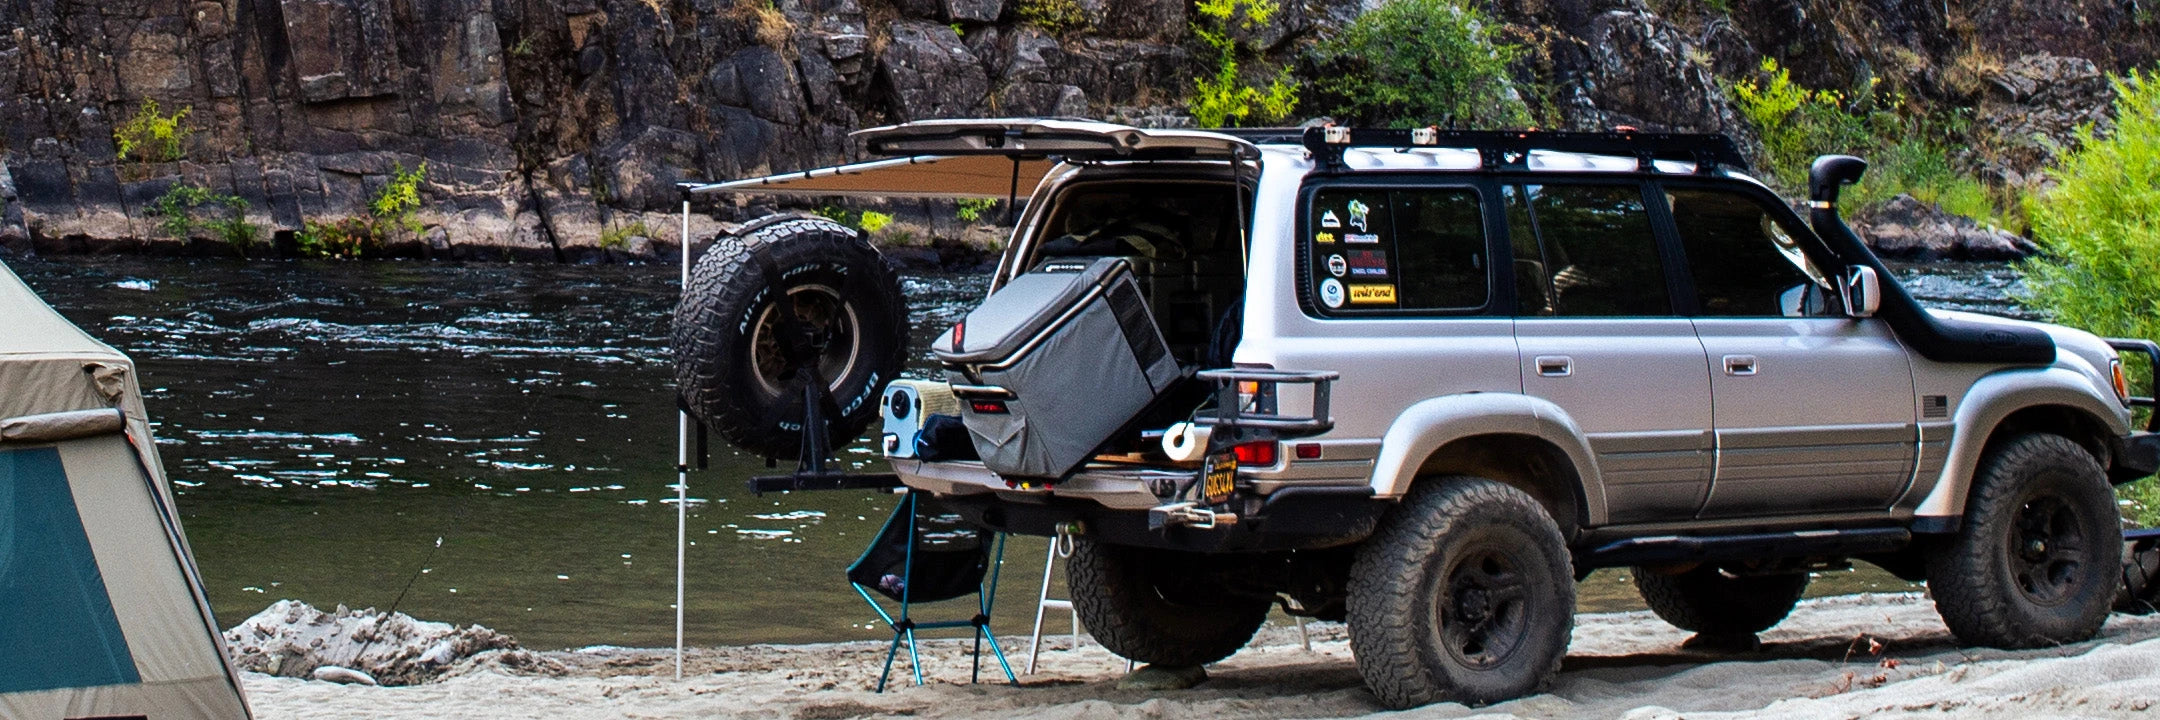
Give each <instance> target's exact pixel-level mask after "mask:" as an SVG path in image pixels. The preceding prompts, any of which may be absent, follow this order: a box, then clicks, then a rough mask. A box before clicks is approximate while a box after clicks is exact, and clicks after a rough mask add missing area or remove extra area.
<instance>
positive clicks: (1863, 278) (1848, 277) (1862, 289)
mask: <svg viewBox="0 0 2160 720" xmlns="http://www.w3.org/2000/svg"><path fill="white" fill-rule="evenodd" d="M1880 309H1882V278H1879V277H1876V276H1875V268H1872V267H1868V266H1866V265H1854V266H1852V267H1850V268H1847V269H1846V273H1845V316H1846V317H1852V318H1869V317H1875V311H1876V310H1880Z"/></svg>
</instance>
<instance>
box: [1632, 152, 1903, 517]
mask: <svg viewBox="0 0 2160 720" xmlns="http://www.w3.org/2000/svg"><path fill="white" fill-rule="evenodd" d="M1662 190H1663V192H1662V195H1663V197H1662V200H1663V204H1664V205H1665V206H1666V208H1669V209H1670V213H1671V218H1672V228H1673V229H1674V232H1675V235H1677V237H1678V239H1679V243H1680V246H1681V247H1682V249H1683V250H1684V251H1685V252H1686V254H1687V265H1688V268H1689V278H1690V280H1691V281H1692V285H1693V286H1694V299H1695V301H1696V305H1697V309H1696V313H1697V314H1696V317H1695V332H1696V334H1697V335H1698V336H1700V337H1701V338H1702V344H1703V348H1704V349H1705V350H1706V351H1707V353H1708V359H1709V361H1710V368H1709V370H1710V389H1711V401H1712V408H1713V415H1714V417H1715V421H1716V428H1717V474H1716V478H1715V479H1714V480H1713V481H1712V484H1711V490H1710V499H1709V501H1708V502H1707V503H1706V504H1705V505H1704V507H1703V511H1702V515H1703V516H1704V517H1707V518H1718V517H1740V516H1755V515H1770V514H1811V513H1832V512H1841V511H1861V510H1879V509H1884V508H1887V507H1888V506H1889V505H1890V503H1891V502H1892V501H1893V500H1895V499H1896V498H1897V497H1898V496H1899V495H1900V494H1901V493H1903V492H1904V490H1905V487H1906V484H1907V483H1909V482H1910V481H1911V480H1912V473H1913V452H1914V448H1915V446H1916V443H1917V441H1918V425H1917V421H1916V419H1915V412H1914V408H1915V403H1914V398H1913V380H1912V367H1911V362H1910V360H1909V359H1908V358H1907V356H1906V352H1905V348H1904V347H1903V346H1902V345H1900V344H1899V343H1898V340H1897V337H1896V336H1895V335H1894V334H1892V333H1891V331H1890V328H1889V326H1888V325H1887V324H1885V323H1884V322H1883V321H1882V320H1880V319H1873V318H1868V319H1853V318H1848V317H1845V316H1844V314H1843V313H1842V312H1841V311H1839V310H1838V308H1836V307H1835V306H1834V305H1833V303H1832V301H1830V300H1829V299H1828V298H1829V297H1831V296H1833V295H1834V293H1831V292H1828V290H1827V288H1828V287H1829V283H1827V282H1825V281H1824V280H1823V277H1824V276H1823V274H1822V273H1821V272H1820V271H1819V270H1816V269H1814V266H1813V265H1812V264H1810V263H1809V262H1808V261H1807V255H1806V253H1805V252H1804V250H1803V248H1802V247H1801V246H1800V244H1799V242H1800V241H1798V240H1796V239H1795V238H1809V239H1812V238H1811V237H1810V236H1807V235H1806V234H1805V231H1804V230H1802V229H1801V228H1799V227H1797V226H1793V227H1788V226H1786V225H1784V224H1781V223H1785V222H1791V220H1790V217H1789V213H1783V212H1780V211H1779V209H1778V208H1775V207H1774V206H1771V205H1769V204H1768V198H1766V197H1758V196H1757V195H1755V194H1753V193H1746V192H1743V191H1740V190H1737V189H1727V188H1718V187H1715V186H1707V185H1705V186H1690V185H1687V184H1684V183H1670V184H1667V185H1665V186H1664V187H1663V188H1662Z"/></svg>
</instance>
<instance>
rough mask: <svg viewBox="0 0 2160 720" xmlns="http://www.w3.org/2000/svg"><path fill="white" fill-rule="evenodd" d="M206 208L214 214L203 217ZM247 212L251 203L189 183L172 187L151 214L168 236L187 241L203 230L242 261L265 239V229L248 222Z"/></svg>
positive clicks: (153, 203)
mask: <svg viewBox="0 0 2160 720" xmlns="http://www.w3.org/2000/svg"><path fill="white" fill-rule="evenodd" d="M206 206H207V207H209V208H212V213H211V214H210V215H209V216H207V217H202V216H200V215H199V211H201V210H202V209H203V208H205V207H206ZM247 211H248V201H247V200H246V199H243V198H241V197H240V196H238V195H226V194H223V193H219V192H216V191H214V190H211V189H210V188H207V187H203V186H201V185H191V184H187V183H181V184H178V185H174V186H172V188H171V189H169V190H166V191H165V194H163V195H159V196H158V199H157V200H155V201H152V203H151V206H150V214H152V215H156V216H158V217H159V220H158V229H160V230H163V231H165V234H167V235H171V236H173V237H175V238H178V239H181V240H186V239H188V236H189V235H191V234H193V233H194V231H195V229H196V228H198V227H199V228H203V229H205V230H209V231H210V234H211V236H212V237H214V238H216V239H217V240H218V242H222V243H225V244H226V245H230V246H232V248H233V250H234V251H235V252H238V253H239V254H240V256H241V257H246V256H247V254H248V250H249V249H251V248H253V247H254V246H255V243H256V242H257V241H259V240H261V238H262V232H261V231H262V227H261V226H259V225H256V224H255V223H252V222H248V219H247Z"/></svg>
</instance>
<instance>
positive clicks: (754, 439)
mask: <svg viewBox="0 0 2160 720" xmlns="http://www.w3.org/2000/svg"><path fill="white" fill-rule="evenodd" d="M671 341H672V342H671V345H672V347H673V350H674V355H675V381H676V383H677V387H679V388H680V389H681V392H682V399H683V401H684V405H685V406H687V407H688V408H689V409H690V412H691V414H693V415H695V416H697V417H698V419H700V420H702V421H704V422H705V424H706V425H708V426H710V427H711V428H713V430H714V431H716V432H718V433H719V434H720V436H721V437H722V438H724V439H726V440H727V441H728V442H729V443H732V444H734V445H736V446H737V447H741V448H743V449H745V450H748V451H751V452H755V453H759V454H763V455H766V456H769V457H776V458H794V457H796V456H797V455H799V454H800V453H801V446H802V438H803V432H804V428H803V418H804V411H803V408H804V405H803V394H804V393H803V390H804V388H805V387H806V386H809V385H810V384H811V383H813V382H819V383H823V384H824V385H825V388H826V390H827V391H828V392H829V393H830V395H831V398H832V406H831V407H829V408H827V413H826V419H827V420H828V421H829V422H830V424H829V425H828V428H827V431H828V432H827V440H828V441H829V442H830V444H831V445H832V446H839V445H844V444H846V443H847V442H848V441H851V440H853V439H855V437H856V436H858V435H860V434H862V431H863V428H865V427H867V426H869V424H870V421H872V420H874V419H876V418H877V412H878V403H877V402H875V400H876V399H877V394H878V393H879V391H881V390H882V389H883V387H884V384H885V383H886V382H887V381H890V380H891V379H892V378H893V377H894V376H896V375H897V374H898V373H899V371H900V368H901V364H902V363H903V362H904V361H905V359H906V353H907V303H906V302H905V300H904V299H903V298H902V297H901V294H900V281H899V278H898V277H897V276H896V275H894V274H893V271H892V270H891V269H890V268H888V267H887V266H886V265H885V262H884V259H883V258H882V257H881V256H880V255H879V254H878V252H877V250H876V249H874V248H871V247H870V244H869V243H868V242H865V241H864V240H863V239H862V238H861V237H860V236H859V235H858V234H857V233H856V232H855V231H854V230H850V229H848V228H847V227H846V226H843V225H840V224H839V223H835V222H832V221H830V220H826V219H824V218H815V217H800V216H774V217H769V218H764V219H760V220H758V221H755V222H752V223H750V224H749V225H746V226H744V227H743V228H742V229H740V230H737V231H735V232H734V233H731V234H729V235H725V236H722V237H720V238H719V239H716V240H714V241H713V244H712V247H711V248H708V249H707V250H706V251H705V254H704V256H703V257H700V258H699V259H698V261H697V264H696V266H694V267H693V268H692V270H691V274H690V284H689V285H688V286H686V287H685V288H683V299H682V303H681V304H679V305H677V306H676V308H675V322H674V326H673V328H672V334H671Z"/></svg>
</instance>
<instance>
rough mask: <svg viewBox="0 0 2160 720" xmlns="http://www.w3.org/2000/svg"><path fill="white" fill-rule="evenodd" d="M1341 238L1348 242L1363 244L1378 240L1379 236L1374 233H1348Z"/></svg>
mask: <svg viewBox="0 0 2160 720" xmlns="http://www.w3.org/2000/svg"><path fill="white" fill-rule="evenodd" d="M1343 239H1344V240H1346V241H1349V242H1353V243H1359V244H1364V245H1370V244H1373V243H1377V242H1380V236H1379V235H1378V234H1375V233H1350V234H1348V235H1344V236H1343Z"/></svg>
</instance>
